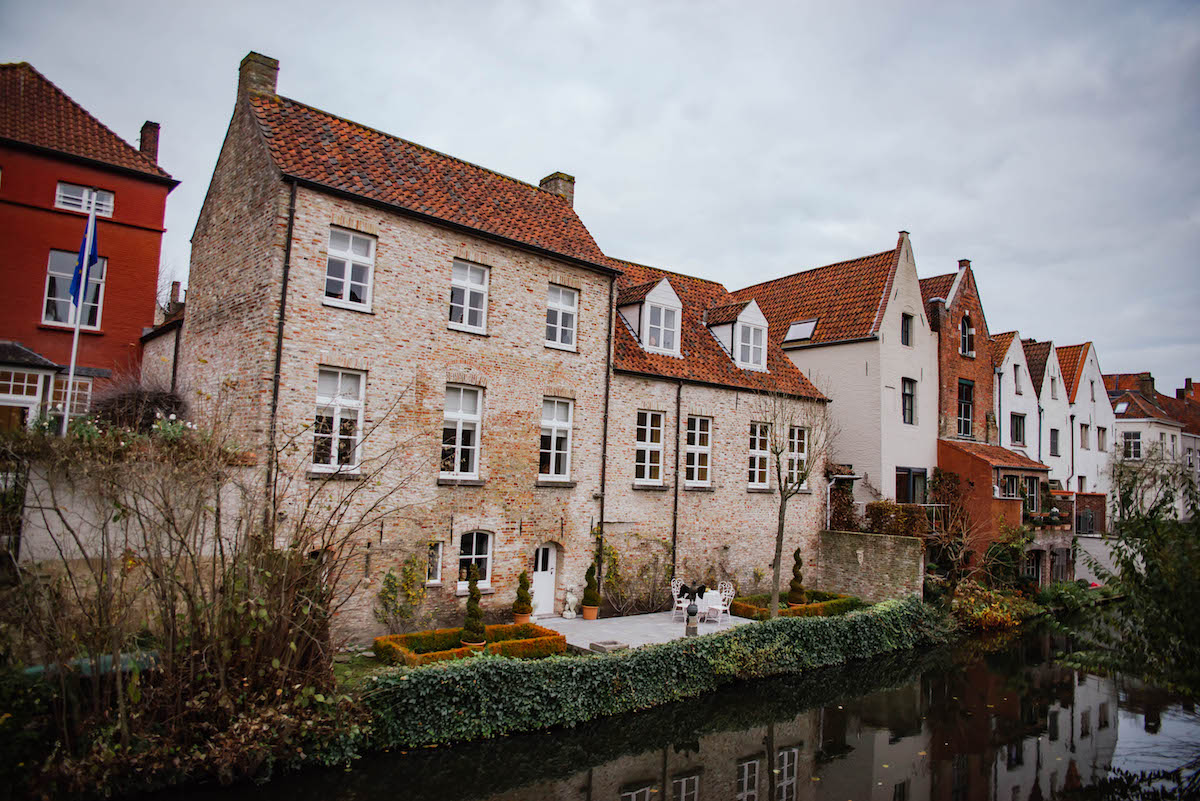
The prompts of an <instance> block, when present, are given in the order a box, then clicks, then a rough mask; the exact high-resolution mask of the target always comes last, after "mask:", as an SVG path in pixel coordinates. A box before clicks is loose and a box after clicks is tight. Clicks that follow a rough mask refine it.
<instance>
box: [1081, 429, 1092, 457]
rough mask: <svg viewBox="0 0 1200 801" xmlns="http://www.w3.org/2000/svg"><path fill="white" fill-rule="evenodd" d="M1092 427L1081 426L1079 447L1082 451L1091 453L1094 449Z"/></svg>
mask: <svg viewBox="0 0 1200 801" xmlns="http://www.w3.org/2000/svg"><path fill="white" fill-rule="evenodd" d="M1090 434H1091V426H1089V425H1088V424H1087V423H1080V424H1079V447H1080V449H1082V450H1085V451H1090V450H1091V449H1092V438H1091V436H1090Z"/></svg>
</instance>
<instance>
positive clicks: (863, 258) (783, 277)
mask: <svg viewBox="0 0 1200 801" xmlns="http://www.w3.org/2000/svg"><path fill="white" fill-rule="evenodd" d="M897 250H899V248H898V247H895V248H891V249H889V250H881V251H879V252H878V253H869V254H867V255H866V256H856V257H854V258H853V259H843V260H842V261H835V262H833V263H832V264H822V265H821V266H820V267H809V268H808V269H807V270H797V271H796V272H794V273H788V274H787V275H781V276H779V277H778V278H769V279H767V280H766V281H759V282H758V283H757V284H750V285H749V286H744V287H742V288H741V289H738V290H735V291H736V292H745V291H746V290H748V289H755V288H757V287H760V286H765V285H767V284H773V283H775V282H776V281H784V280H786V279H788V278H795V277H796V276H797V275H808V274H809V273H815V272H817V271H819V270H828V269H831V268H833V267H841V266H842V265H843V264H850V263H851V262H855V261H866V260H867V259H874V258H877V257H879V256H883V255H884V254H887V253H895V252H896V251H897Z"/></svg>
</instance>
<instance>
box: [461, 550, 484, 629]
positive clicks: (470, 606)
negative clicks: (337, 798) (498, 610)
mask: <svg viewBox="0 0 1200 801" xmlns="http://www.w3.org/2000/svg"><path fill="white" fill-rule="evenodd" d="M467 575H468V576H469V578H468V582H469V583H468V584H467V618H466V620H465V621H463V628H462V635H461V636H460V640H461V641H462V644H463V645H465V646H466V647H468V648H475V649H479V650H482V648H483V646H484V645H486V644H487V637H486V636H485V635H484V633H483V610H481V609H480V608H479V568H477V567H476V566H475V565H471V570H470V572H469V573H468V574H467Z"/></svg>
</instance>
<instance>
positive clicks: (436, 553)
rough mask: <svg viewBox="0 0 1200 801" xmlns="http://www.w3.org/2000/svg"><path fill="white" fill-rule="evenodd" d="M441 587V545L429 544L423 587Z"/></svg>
mask: <svg viewBox="0 0 1200 801" xmlns="http://www.w3.org/2000/svg"><path fill="white" fill-rule="evenodd" d="M441 585H442V543H440V542H430V543H429V551H428V555H427V557H426V563H425V586H427V587H440V586H441Z"/></svg>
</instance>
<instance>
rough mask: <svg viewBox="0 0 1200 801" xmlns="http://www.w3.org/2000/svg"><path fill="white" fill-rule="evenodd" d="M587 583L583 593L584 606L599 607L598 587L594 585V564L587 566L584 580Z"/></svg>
mask: <svg viewBox="0 0 1200 801" xmlns="http://www.w3.org/2000/svg"><path fill="white" fill-rule="evenodd" d="M584 580H585V581H587V587H586V588H585V589H584V591H583V605H584V606H599V605H600V585H599V584H597V583H596V563H595V562H593V563H592V564H590V565H588V569H587V576H586V577H585V579H584Z"/></svg>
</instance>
